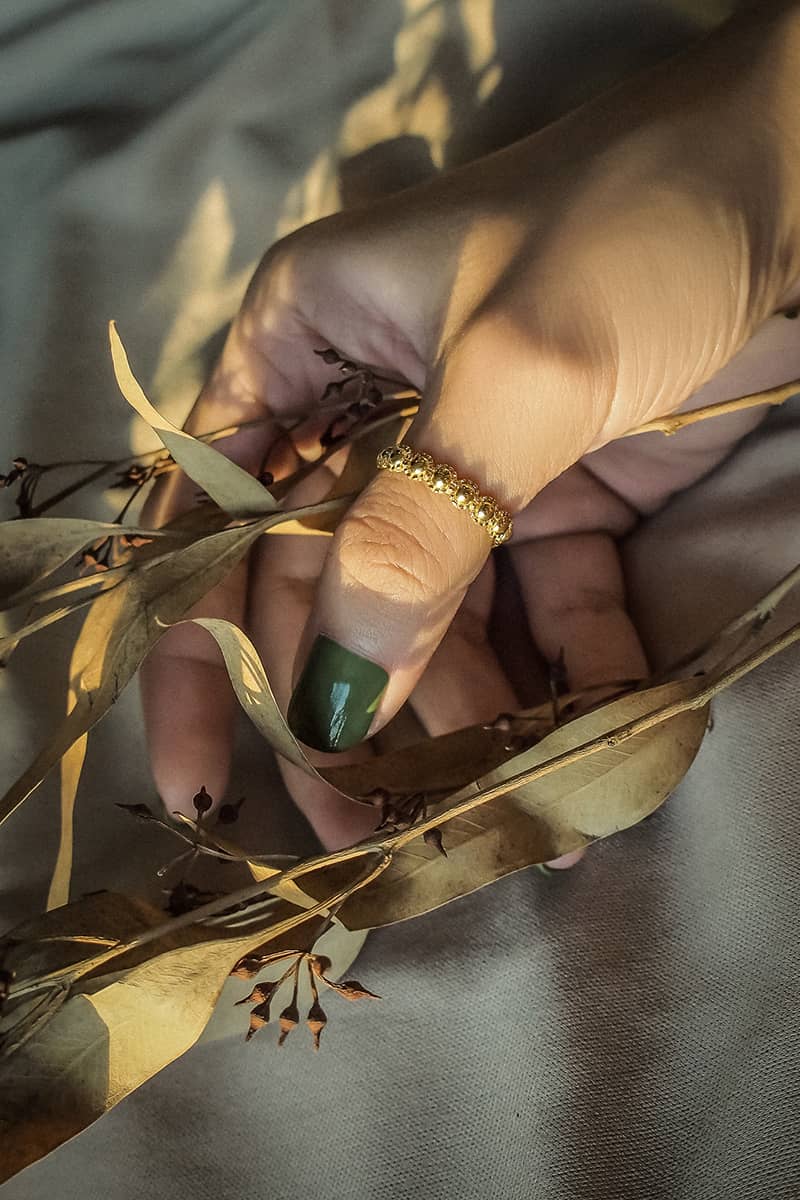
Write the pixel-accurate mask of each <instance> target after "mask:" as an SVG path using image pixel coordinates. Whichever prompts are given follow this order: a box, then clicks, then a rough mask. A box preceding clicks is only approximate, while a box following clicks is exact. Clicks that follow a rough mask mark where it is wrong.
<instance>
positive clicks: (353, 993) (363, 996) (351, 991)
mask: <svg viewBox="0 0 800 1200" xmlns="http://www.w3.org/2000/svg"><path fill="white" fill-rule="evenodd" d="M323 979H324V981H325V983H327V985H328V987H329V988H333V990H334V991H335V992H338V993H339V995H340V996H341V997H342V998H343V999H344V1000H380V996H376V995H375V993H374V992H371V991H370V990H369V988H365V987H364V985H363V983H359V982H358V980H357V979H345V981H344V983H331V981H330V979H325V977H324V976H323Z"/></svg>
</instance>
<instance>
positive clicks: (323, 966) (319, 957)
mask: <svg viewBox="0 0 800 1200" xmlns="http://www.w3.org/2000/svg"><path fill="white" fill-rule="evenodd" d="M308 965H309V966H310V967H311V970H312V971H313V972H314V974H315V975H317V976H319V978H320V979H324V978H325V972H326V971H330V969H331V960H330V959H329V958H328V957H327V956H326V955H325V954H310V955H309V956H308ZM326 982H327V980H326Z"/></svg>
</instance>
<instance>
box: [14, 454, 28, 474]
mask: <svg viewBox="0 0 800 1200" xmlns="http://www.w3.org/2000/svg"><path fill="white" fill-rule="evenodd" d="M12 465H13V466H14V468H15V470H17V471H24V470H25V469H26V467H27V466H28V460H27V458H23V457H22V455H18V456H17V457H16V458H14V459H12Z"/></svg>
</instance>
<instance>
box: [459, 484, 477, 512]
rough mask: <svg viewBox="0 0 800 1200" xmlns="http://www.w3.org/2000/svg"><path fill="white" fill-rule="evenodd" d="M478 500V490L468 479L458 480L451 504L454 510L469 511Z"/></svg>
mask: <svg viewBox="0 0 800 1200" xmlns="http://www.w3.org/2000/svg"><path fill="white" fill-rule="evenodd" d="M477 499H478V489H477V488H476V487H475V485H474V484H472V483H470V482H469V480H468V479H461V480H459V482H458V484H457V485H456V488H455V491H454V492H453V503H454V504H455V506H456V508H464V509H467V511H469V510H470V509H471V508H472V506H473V505H474V503H475V501H476V500H477Z"/></svg>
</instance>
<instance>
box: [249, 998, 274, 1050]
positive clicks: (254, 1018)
mask: <svg viewBox="0 0 800 1200" xmlns="http://www.w3.org/2000/svg"><path fill="white" fill-rule="evenodd" d="M268 1022H269V1000H267V1001H265V1002H264V1003H263V1004H259V1005H258V1007H257V1008H254V1009H253V1011H252V1012H251V1013H250V1028H249V1029H248V1030H247V1033H246V1034H245V1039H244V1040H245V1041H246V1042H249V1041H250V1038H251V1037H253V1036H254V1035H255V1034H257V1033H258V1031H259V1029H263V1028H264V1026H265V1025H266V1024H268Z"/></svg>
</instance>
